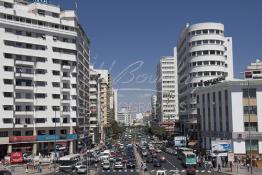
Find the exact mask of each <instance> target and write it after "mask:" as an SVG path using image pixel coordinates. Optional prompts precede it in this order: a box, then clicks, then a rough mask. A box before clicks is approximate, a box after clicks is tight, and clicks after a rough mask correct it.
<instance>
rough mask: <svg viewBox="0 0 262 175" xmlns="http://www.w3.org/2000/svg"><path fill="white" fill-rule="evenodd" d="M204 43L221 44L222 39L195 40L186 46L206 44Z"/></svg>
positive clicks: (222, 42)
mask: <svg viewBox="0 0 262 175" xmlns="http://www.w3.org/2000/svg"><path fill="white" fill-rule="evenodd" d="M206 44H216V45H223V44H224V41H221V40H197V41H192V42H189V43H188V46H189V47H190V46H199V45H206Z"/></svg>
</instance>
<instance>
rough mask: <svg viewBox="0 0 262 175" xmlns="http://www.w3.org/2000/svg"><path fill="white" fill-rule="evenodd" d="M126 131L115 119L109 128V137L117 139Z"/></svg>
mask: <svg viewBox="0 0 262 175" xmlns="http://www.w3.org/2000/svg"><path fill="white" fill-rule="evenodd" d="M124 131H125V129H124V127H122V126H120V125H119V124H118V123H117V122H116V121H115V120H113V121H112V123H111V126H110V128H109V137H111V138H113V139H117V138H118V137H119V135H121V134H122V133H123V132H124Z"/></svg>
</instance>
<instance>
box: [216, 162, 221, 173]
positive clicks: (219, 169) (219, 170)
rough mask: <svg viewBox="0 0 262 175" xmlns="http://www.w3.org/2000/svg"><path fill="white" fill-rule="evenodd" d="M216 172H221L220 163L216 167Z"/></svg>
mask: <svg viewBox="0 0 262 175" xmlns="http://www.w3.org/2000/svg"><path fill="white" fill-rule="evenodd" d="M217 171H218V172H221V165H220V163H219V164H218V169H217Z"/></svg>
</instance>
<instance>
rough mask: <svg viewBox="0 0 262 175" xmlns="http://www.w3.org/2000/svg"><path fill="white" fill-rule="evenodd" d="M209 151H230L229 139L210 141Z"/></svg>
mask: <svg viewBox="0 0 262 175" xmlns="http://www.w3.org/2000/svg"><path fill="white" fill-rule="evenodd" d="M211 151H212V152H213V153H219V152H221V153H222V152H230V151H232V145H231V141H230V140H213V141H211Z"/></svg>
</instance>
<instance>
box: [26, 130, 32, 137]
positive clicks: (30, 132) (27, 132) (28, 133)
mask: <svg viewBox="0 0 262 175" xmlns="http://www.w3.org/2000/svg"><path fill="white" fill-rule="evenodd" d="M25 135H26V136H32V135H33V131H32V130H31V131H25Z"/></svg>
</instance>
